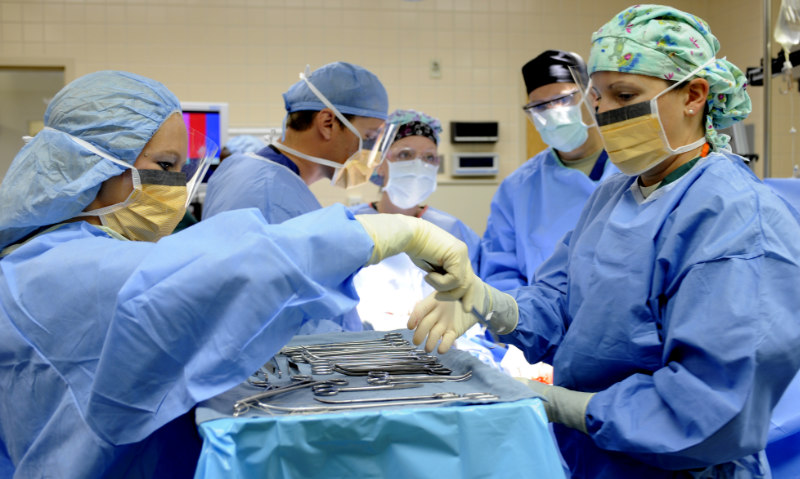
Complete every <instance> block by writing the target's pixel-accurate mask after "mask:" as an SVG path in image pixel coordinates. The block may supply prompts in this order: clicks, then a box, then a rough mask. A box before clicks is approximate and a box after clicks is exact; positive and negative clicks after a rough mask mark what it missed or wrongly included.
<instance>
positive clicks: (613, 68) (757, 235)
mask: <svg viewBox="0 0 800 479" xmlns="http://www.w3.org/2000/svg"><path fill="white" fill-rule="evenodd" d="M718 51H719V42H718V41H717V39H716V37H714V36H713V34H712V33H711V32H710V30H709V27H708V25H707V24H706V23H705V22H704V21H703V20H702V19H700V18H698V17H696V16H694V15H690V14H687V13H685V12H682V11H679V10H676V9H674V8H672V7H665V6H658V5H637V6H633V7H630V8H627V9H625V10H624V11H622V12H620V14H619V15H617V16H616V17H614V18H613V19H612V20H611V21H610V22H609V23H607V24H605V25H603V27H602V28H601V29H599V30H598V31H597V32H595V33H594V35H593V37H592V49H591V55H590V58H589V62H588V65H589V72H590V75H591V82H592V83H591V85H592V90H591V91H593V92H594V94H593V95H592V97H591V100H592V101H591V103H590V105H591V106H592V107H593V108H597V112H598V113H597V119H596V121H597V124H598V126H599V129H600V133H601V134H602V137H603V142H604V145H605V147H606V151H607V152H608V155H609V159H610V160H611V161H613V162H614V163H615V164H616V165H617V167H618V168H619V169H620V170H621V171H622V173H624V175H617V176H614V177H612V178H609V179H608V180H606V181H605V182H604V183H602V184H601V185H600V186H599V187H598V188H597V190H596V191H595V192H594V193H593V194H592V196H591V197H590V198H589V200H588V202H587V204H586V207H585V208H584V210H583V212H582V213H581V216H580V218H579V219H578V222H577V224H576V226H575V228H574V230H573V231H572V232H571V233H569V234H567V235H566V236H565V237H564V238H563V239H562V241H561V242H560V243H559V244H558V245H557V246H556V249H555V252H554V253H553V255H552V256H551V257H550V258H548V259H547V260H546V261H545V262H544V263H542V265H541V266H540V268H539V269H538V270H537V272H536V275H535V282H534V284H533V285H531V286H528V287H522V288H520V289H517V290H513V291H511V292H510V293H511V294H510V295H509V294H506V293H503V292H500V291H498V290H497V289H495V288H492V287H491V286H488V285H486V284H485V283H482V282H481V281H480V280H479V279H477V277H474V278H473V282H472V285H471V286H470V287H468V288H466V289H464V290H463V291H461V292H460V293H463V294H461V301H460V302H454V301H449V302H437V301H436V299H434V298H432V297H429V298H426V299H425V300H423V301H422V302H420V303H419V304H418V305H417V307H416V308H415V310H414V312H413V313H412V316H411V319H410V320H409V327H411V328H416V333H415V337H414V340H415V342H417V343H418V344H419V343H421V342H422V341H424V340H425V338H426V337H427V342H426V349H428V350H432V349H434V348H436V347H437V344H439V346H438V349H439V351H444V350H447V348H449V347H450V345H451V344H452V342H453V340H454V338H455V337H457V336H458V335H460V334H462V333H463V332H464V331H466V329H467V328H468V327H470V325H471V324H473V323H474V322H475V315H474V314H471V313H470V312H469V311H471V308H472V307H473V306H475V307H476V308H477V310H478V312H480V313H482V314H483V315H487V316H488V315H489V313H492V315H491V317H490V318H489V323H490V325H491V328H492V329H493V330H494V331H495V332H496V333H498V334H500V338H501V340H503V341H505V342H509V343H512V344H515V345H517V346H518V347H520V349H522V350H523V351H524V352H525V354H526V357H527V358H528V360H529V361H531V362H534V361H538V360H545V361H548V362H551V363H552V364H553V367H554V373H553V378H554V383H555V386H548V385H544V384H541V383H533V384H532V385H531V386H532V387H533V388H534V389H535V390H536V391H537V392H539V394H541V395H542V396H543V397H544V398H545V399H546V403H545V410H546V412H547V415H548V417H549V419H550V420H551V421H552V422H553V423H554V429H555V433H556V436H557V439H558V444H559V447H560V449H561V452H562V455H563V457H564V459H565V460H566V462H567V464H568V465H569V467H570V471H571V474H572V477H573V478H588V477H591V478H597V477H602V478H621V477H624V478H628V477H646V478H674V477H687V478H689V477H693V478H769V477H771V476H770V468H769V464H768V461H767V457H766V454H765V452H764V448H765V446H766V444H767V440H768V432H769V428H770V417H771V416H772V413H773V410H774V408H775V406H776V403H778V400H779V399H780V398H781V395H782V394H783V393H784V391H785V390H786V388H787V386H788V385H789V384H790V382H791V381H792V378H793V377H794V376H795V374H796V373H797V372H798V369H800V327H799V326H800V320H799V319H798V315H797V312H798V311H800V295H798V294H797V292H798V278H800V244H798V242H797V238H798V237H800V225H799V222H800V217H798V214H797V212H796V211H795V210H794V209H792V208H791V207H789V205H788V204H787V203H786V202H785V201H784V200H783V199H782V198H780V197H779V196H777V195H776V194H775V193H774V192H773V191H772V190H771V189H770V188H769V187H767V186H766V185H764V184H763V183H762V182H761V181H759V180H758V178H756V177H755V176H754V175H753V173H752V172H751V171H750V169H749V168H748V167H747V166H746V165H745V163H744V161H743V159H742V158H741V157H738V156H736V155H734V154H732V153H730V152H729V151H727V150H726V149H725V146H726V144H727V140H728V138H727V137H724V136H722V135H720V134H719V133H717V129H719V128H724V127H726V126H729V125H730V124H732V123H733V122H735V121H739V120H741V119H742V118H744V117H745V116H746V115H747V114H748V113H749V111H750V108H751V107H750V99H749V96H748V95H747V92H746V91H745V77H744V75H743V74H742V72H741V71H740V70H739V69H738V68H737V67H736V66H734V65H733V64H731V63H730V62H728V61H726V60H724V59H722V58H719V57H718V56H717V52H718ZM587 100H588V99H587ZM440 340H441V343H439V341H440Z"/></svg>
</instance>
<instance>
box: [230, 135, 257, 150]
mask: <svg viewBox="0 0 800 479" xmlns="http://www.w3.org/2000/svg"><path fill="white" fill-rule="evenodd" d="M265 146H267V143H266V142H264V141H262V140H261V139H260V138H258V137H257V136H253V135H237V136H234V137H233V138H231V139H230V140H228V143H226V144H225V148H227V149H228V151H230V152H231V154H233V153H255V152H257V151H259V150H261V149H262V148H264V147H265Z"/></svg>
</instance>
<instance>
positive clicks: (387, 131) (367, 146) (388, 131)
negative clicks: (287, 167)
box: [300, 66, 397, 188]
mask: <svg viewBox="0 0 800 479" xmlns="http://www.w3.org/2000/svg"><path fill="white" fill-rule="evenodd" d="M308 75H310V71H309V67H308V66H307V67H306V71H305V72H302V73H300V79H301V80H303V81H304V82H305V83H306V85H307V86H308V88H309V89H310V90H311V92H312V93H314V95H316V97H317V98H319V101H321V102H322V103H323V104H324V105H325V106H326V107H327V108H328V109H330V110H331V111H332V112H333V114H334V115H336V118H338V119H339V121H341V122H342V124H343V125H344V126H345V128H347V129H348V130H350V131H351V132H352V133H353V134H354V135H355V136H356V138H358V149H357V150H356V151H355V152H354V153H353V154H352V155H350V157H349V158H348V159H347V160H346V161H345V162H344V163H342V164H341V165H338V164H337V165H336V166H335V167H334V168H335V169H336V172H335V173H334V175H333V178H331V184H332V185H334V186H339V187H342V188H352V187H355V186H359V185H362V184H364V183H366V182H367V181H369V177H370V176H372V171H373V170H374V169H375V167H377V166H378V164H380V162H381V160H382V159H383V155H384V153H385V152H386V149H387V148H388V147H389V145H391V144H392V140H393V139H394V135H395V133H396V132H397V125H388V126H387V125H384V127H383V128H382V129H381V130H379V131H378V132H375V133H374V134H372V135H369V136H368V137H367V138H366V139H365V138H364V137H362V135H361V132H360V131H358V129H357V128H356V127H355V126H353V124H352V123H350V121H349V120H348V119H347V118H345V116H344V115H343V114H342V113H341V112H340V111H339V109H338V108H336V107H335V106H334V105H333V103H331V102H330V101H329V100H328V99H327V98H326V97H325V95H323V94H322V92H321V91H319V90H318V89H317V87H315V86H314V85H313V84H312V83H311V82H310V81H309V80H308ZM312 161H315V160H312ZM323 164H325V163H323Z"/></svg>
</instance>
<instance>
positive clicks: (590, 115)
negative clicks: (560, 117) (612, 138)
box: [569, 66, 599, 128]
mask: <svg viewBox="0 0 800 479" xmlns="http://www.w3.org/2000/svg"><path fill="white" fill-rule="evenodd" d="M569 73H570V75H572V81H573V82H574V83H575V84H576V85H578V91H577V92H576V98H575V104H576V105H579V106H580V109H581V118H582V119H583V122H584V123H585V124H586V125H588V126H589V127H590V128H591V127H595V128H597V102H598V99H599V96H598V94H597V90H595V89H594V87H593V86H592V79H591V77H589V80H588V82H587V81H585V80H584V79H583V76H582V75H581V72H580V70H578V69H577V68H575V67H572V66H570V67H569Z"/></svg>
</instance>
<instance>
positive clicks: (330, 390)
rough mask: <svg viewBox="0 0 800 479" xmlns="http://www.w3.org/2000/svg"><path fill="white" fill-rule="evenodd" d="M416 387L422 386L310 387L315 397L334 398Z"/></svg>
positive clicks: (405, 384)
mask: <svg viewBox="0 0 800 479" xmlns="http://www.w3.org/2000/svg"><path fill="white" fill-rule="evenodd" d="M418 387H422V384H411V383H395V384H380V385H374V386H360V387H352V388H349V387H348V388H342V387H337V386H335V385H333V384H330V383H328V384H315V385H314V386H311V391H313V392H314V395H315V396H335V395H337V394H339V393H343V392H349V391H374V390H376V389H411V388H418Z"/></svg>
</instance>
